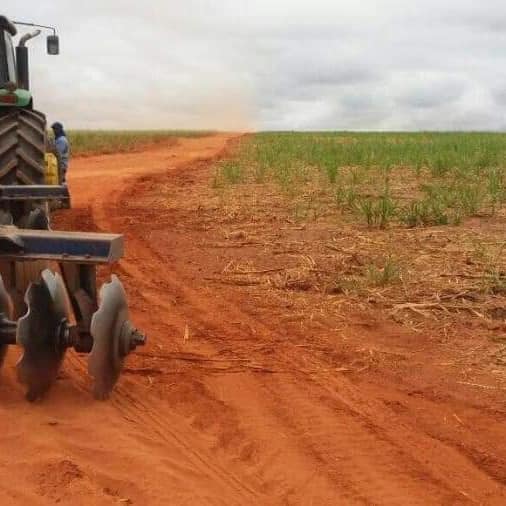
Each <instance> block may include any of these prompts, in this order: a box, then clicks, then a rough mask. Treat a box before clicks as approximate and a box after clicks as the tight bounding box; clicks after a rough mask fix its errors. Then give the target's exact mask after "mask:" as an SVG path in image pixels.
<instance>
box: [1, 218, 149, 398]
mask: <svg viewBox="0 0 506 506" xmlns="http://www.w3.org/2000/svg"><path fill="white" fill-rule="evenodd" d="M122 252H123V238H122V236H120V235H116V234H92V233H79V232H57V231H52V230H29V229H19V228H16V227H14V226H5V225H4V226H0V366H1V365H2V363H3V359H4V357H5V354H6V351H7V349H8V347H9V346H14V345H17V346H20V347H21V348H22V355H21V358H20V359H19V361H18V363H17V365H16V369H17V376H18V379H19V381H20V382H21V383H22V384H24V385H25V386H26V398H27V399H28V400H29V401H35V400H37V399H40V398H42V397H43V396H44V394H46V392H47V391H48V390H49V389H50V388H51V386H52V385H53V383H54V382H55V381H56V379H57V377H58V372H59V370H60V367H61V364H62V362H63V359H64V356H65V353H66V351H67V350H68V349H69V348H72V349H74V350H75V351H76V352H78V353H87V354H89V359H88V370H89V373H90V374H91V375H92V376H93V378H94V388H93V392H94V396H95V398H97V399H107V398H108V397H109V396H110V394H111V392H112V390H113V388H114V386H115V384H116V383H117V381H118V379H119V377H120V374H121V371H122V369H123V364H124V361H125V358H126V357H127V356H128V355H129V354H130V353H131V352H132V351H134V350H135V349H136V348H137V346H142V345H144V344H145V342H146V337H145V336H144V335H143V334H142V333H141V332H140V331H139V330H138V329H137V328H136V327H135V326H134V325H133V324H132V322H131V321H130V316H129V312H128V303H127V298H126V293H125V290H124V288H123V285H122V284H121V281H120V280H119V279H118V278H117V277H116V276H114V275H113V276H112V279H111V281H110V282H108V283H105V284H104V285H103V286H102V288H101V290H100V292H99V295H98V296H97V290H96V266H97V265H99V264H103V263H112V262H115V261H117V260H118V259H119V258H120V257H121V255H122ZM27 273H28V276H27ZM23 284H25V285H26V291H25V295H24V299H23V300H22V303H19V302H16V297H15V294H16V293H17V292H18V289H19V287H20V286H23ZM15 315H19V316H18V317H16V316H15Z"/></svg>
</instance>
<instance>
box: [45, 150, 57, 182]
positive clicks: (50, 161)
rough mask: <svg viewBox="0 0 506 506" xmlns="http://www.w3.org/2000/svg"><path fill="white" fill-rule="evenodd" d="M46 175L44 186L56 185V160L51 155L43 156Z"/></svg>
mask: <svg viewBox="0 0 506 506" xmlns="http://www.w3.org/2000/svg"><path fill="white" fill-rule="evenodd" d="M45 161H46V174H45V177H44V180H45V182H46V184H58V159H57V158H56V156H55V155H54V154H53V153H46V154H45Z"/></svg>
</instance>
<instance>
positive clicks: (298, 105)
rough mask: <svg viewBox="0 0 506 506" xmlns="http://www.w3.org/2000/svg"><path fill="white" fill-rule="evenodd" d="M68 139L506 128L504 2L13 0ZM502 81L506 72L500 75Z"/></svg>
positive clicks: (35, 73) (44, 98) (9, 0)
mask: <svg viewBox="0 0 506 506" xmlns="http://www.w3.org/2000/svg"><path fill="white" fill-rule="evenodd" d="M2 13H5V14H6V15H8V16H10V17H12V18H15V19H16V18H17V19H20V20H31V21H34V22H40V23H43V24H46V23H47V24H55V25H57V26H58V28H59V33H60V36H61V45H62V55H61V56H60V57H57V58H54V57H49V56H46V55H45V54H44V41H43V39H42V38H39V39H37V40H35V41H33V43H32V83H33V92H34V95H35V100H36V104H37V106H38V108H40V109H41V110H44V111H46V112H47V113H48V115H49V116H50V119H55V118H58V119H61V120H62V121H64V122H65V123H66V124H67V125H68V127H69V128H78V127H93V128H221V129H253V128H257V129H275V128H276V129H277V128H280V129H361V130H373V129H395V130H399V129H418V128H423V129H455V128H469V129H503V128H505V124H506V122H505V120H504V119H503V116H504V113H503V110H502V107H503V106H504V105H505V103H506V99H505V97H506V92H505V91H504V89H505V88H504V85H506V66H505V65H504V64H503V63H504V59H505V56H506V30H505V29H504V28H506V4H505V3H504V2H499V1H498V0H485V1H484V2H481V3H477V2H475V1H471V0H460V1H457V0H447V1H446V2H444V3H443V2H440V1H438V2H436V1H435V0H426V1H424V2H420V1H416V0H411V1H410V0H405V1H400V0H383V1H382V2H378V1H373V0H361V1H360V2H352V1H351V0H349V1H339V0H313V1H312V2H307V0H304V1H303V0H269V1H267V0H257V1H255V2H246V1H244V0H234V1H232V0H220V1H210V0H209V1H204V0H186V1H185V2H180V1H174V0H173V1H166V0H165V1H163V0H145V1H144V2H139V1H129V0H115V1H114V2H113V1H107V0H88V1H86V2H81V3H78V2H75V1H72V2H70V1H68V0H53V1H52V2H39V1H36V0H25V1H24V2H18V1H17V0H4V3H3V8H2ZM503 69H505V70H503Z"/></svg>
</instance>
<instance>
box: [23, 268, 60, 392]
mask: <svg viewBox="0 0 506 506" xmlns="http://www.w3.org/2000/svg"><path fill="white" fill-rule="evenodd" d="M25 302H26V305H27V307H28V311H27V313H26V314H25V315H24V316H23V317H22V318H20V319H19V321H18V329H17V335H16V341H17V343H18V344H19V345H21V346H22V347H23V355H22V357H21V358H20V360H19V361H18V363H17V366H16V367H17V371H18V378H19V380H20V381H21V382H22V383H24V384H25V385H27V387H28V391H27V394H26V397H27V399H28V400H30V401H34V400H36V399H38V398H40V397H42V396H43V395H44V394H45V393H46V392H47V391H48V390H49V388H50V387H51V385H52V384H53V383H54V381H55V380H56V377H57V374H58V371H59V369H60V366H61V363H62V360H63V356H64V355H65V349H66V346H65V344H64V343H63V342H62V336H61V330H62V324H63V323H64V322H66V319H67V317H68V314H69V312H68V298H67V294H66V291H65V285H64V283H63V281H62V279H61V277H60V276H59V275H58V274H53V273H52V272H51V271H49V270H45V271H43V272H42V275H41V279H40V281H38V282H36V283H32V284H31V285H30V286H29V288H28V290H27V292H26V294H25Z"/></svg>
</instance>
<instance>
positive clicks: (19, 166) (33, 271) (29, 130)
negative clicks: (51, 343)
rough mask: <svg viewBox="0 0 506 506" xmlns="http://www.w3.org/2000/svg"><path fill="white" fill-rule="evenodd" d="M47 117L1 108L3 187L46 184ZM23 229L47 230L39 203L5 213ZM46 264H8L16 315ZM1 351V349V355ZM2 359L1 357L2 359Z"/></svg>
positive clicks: (4, 269)
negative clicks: (30, 286) (29, 287)
mask: <svg viewBox="0 0 506 506" xmlns="http://www.w3.org/2000/svg"><path fill="white" fill-rule="evenodd" d="M45 153H46V118H45V116H44V115H43V114H42V113H40V112H38V111H31V110H28V109H7V108H0V185H40V184H45ZM3 212H4V213H7V216H9V215H11V216H12V218H11V220H12V223H13V224H14V225H16V226H18V227H21V228H30V229H38V230H46V229H48V228H49V222H48V217H49V215H48V213H47V212H45V211H44V209H42V208H40V207H39V205H38V204H31V203H30V202H12V203H11V204H9V206H8V207H6V208H5V209H4V210H3ZM47 266H48V262H46V261H33V262H7V263H5V264H4V263H3V262H2V264H1V265H0V273H1V274H2V275H3V276H4V280H5V281H4V282H5V283H6V287H7V290H8V292H9V293H10V296H11V298H12V301H13V303H14V315H15V316H16V317H19V316H21V315H22V314H24V313H25V311H26V306H25V302H24V294H25V292H26V289H27V288H28V286H29V285H30V283H31V282H33V281H38V279H39V278H40V272H41V271H42V270H44V269H45V268H46V267H47ZM1 352H2V350H0V355H1V354H2V353H1ZM0 358H1V357H0Z"/></svg>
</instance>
